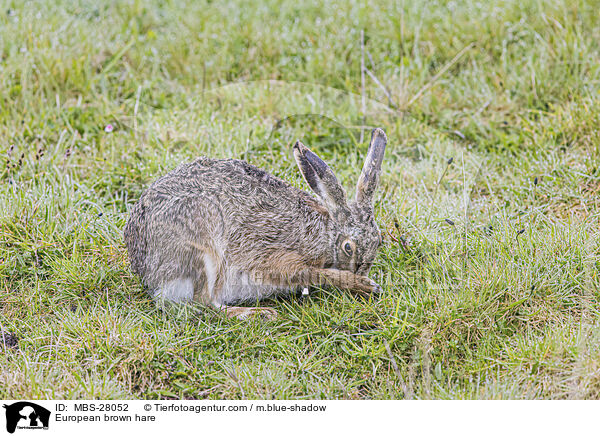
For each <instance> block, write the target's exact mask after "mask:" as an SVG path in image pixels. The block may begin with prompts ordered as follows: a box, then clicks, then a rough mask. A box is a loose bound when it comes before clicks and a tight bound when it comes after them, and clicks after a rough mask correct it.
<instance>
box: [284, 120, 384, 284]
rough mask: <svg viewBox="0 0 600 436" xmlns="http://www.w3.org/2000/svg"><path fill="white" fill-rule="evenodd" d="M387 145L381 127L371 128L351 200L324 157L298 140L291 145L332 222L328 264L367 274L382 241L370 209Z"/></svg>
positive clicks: (304, 174)
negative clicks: (366, 151) (365, 154)
mask: <svg viewBox="0 0 600 436" xmlns="http://www.w3.org/2000/svg"><path fill="white" fill-rule="evenodd" d="M386 144H387V138H386V136H385V133H384V132H383V130H381V129H375V130H373V133H372V135H371V143H370V145H369V151H368V153H367V157H366V159H365V163H364V165H363V169H362V173H361V175H360V177H359V179H358V184H357V186H356V198H355V199H354V201H348V200H347V199H346V192H345V191H344V188H342V185H340V183H339V182H338V180H337V178H336V177H335V174H334V173H333V171H332V170H331V168H329V166H328V165H327V164H326V163H325V162H323V160H321V159H320V158H319V157H318V156H317V155H316V154H315V153H313V152H312V151H310V150H309V149H308V148H306V146H304V145H303V144H302V143H301V142H300V141H298V142H296V144H295V145H294V157H295V158H296V162H297V163H298V166H299V167H300V171H301V172H302V175H303V176H304V180H306V183H308V184H309V185H310V187H311V189H312V190H313V191H314V192H315V194H317V196H318V197H319V199H320V200H321V201H322V202H323V205H324V206H325V208H326V209H327V211H328V213H329V215H330V217H331V219H332V222H333V231H334V234H333V235H331V241H332V244H333V247H332V249H333V253H332V259H333V262H332V265H330V267H333V268H338V269H343V270H348V271H353V272H355V273H357V274H360V275H366V274H367V273H368V272H369V270H370V269H371V266H372V264H373V260H374V259H375V256H376V254H377V249H378V248H379V245H380V244H381V232H380V231H379V228H378V227H377V224H376V223H375V216H374V212H373V194H374V193H375V188H376V187H377V183H378V181H379V174H380V172H381V162H382V161H383V154H384V152H385V146H386Z"/></svg>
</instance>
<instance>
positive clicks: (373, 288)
mask: <svg viewBox="0 0 600 436" xmlns="http://www.w3.org/2000/svg"><path fill="white" fill-rule="evenodd" d="M358 279H359V281H358V285H359V289H360V290H361V291H365V292H369V293H372V294H380V293H381V286H379V285H378V284H377V283H376V282H375V280H373V279H371V278H369V277H367V276H358Z"/></svg>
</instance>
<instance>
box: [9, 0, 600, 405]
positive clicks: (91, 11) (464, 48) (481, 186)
mask: <svg viewBox="0 0 600 436" xmlns="http://www.w3.org/2000/svg"><path fill="white" fill-rule="evenodd" d="M40 3H42V4H40ZM2 7H3V8H4V9H3V10H2V11H0V12H1V13H0V151H1V152H2V158H1V159H2V160H0V164H1V165H2V166H1V169H0V330H1V331H2V334H1V335H0V339H1V341H0V368H1V369H0V397H2V398H30V399H41V398H55V399H63V398H65V399H75V398H77V399H83V398H86V399H91V398H103V399H125V398H145V399H157V398H213V399H218V398H228V399H241V398H246V399H260V398H263V399H264V398H276V399H306V398H310V399H387V398H394V399H401V398H425V399H427V398H452V399H454V398H466V399H475V398H477V399H490V398H498V399H500V398H502V399H513V398H596V399H598V398H600V356H599V354H598V349H599V347H600V313H599V312H598V310H599V303H600V301H599V298H600V274H599V269H600V252H599V250H600V248H599V244H600V241H599V239H600V238H599V235H598V233H599V227H600V226H599V216H600V215H599V207H600V166H599V162H600V145H599V143H600V133H599V131H598V127H599V126H600V106H599V104H598V103H599V100H600V94H599V90H600V87H599V84H600V82H599V80H600V62H599V60H600V59H599V57H600V56H599V48H600V21H599V20H598V9H599V7H600V2H598V1H591V2H584V1H565V2H561V1H534V0H518V1H517V0H507V1H499V2H494V4H493V5H492V4H491V3H486V2H474V1H456V2H437V1H428V2H410V1H398V2H388V3H386V2H377V4H375V3H374V2H368V5H367V3H366V2H365V3H364V4H362V5H357V4H354V2H347V3H346V2H339V3H336V4H334V3H332V2H318V1H317V2H310V3H307V2H286V3H283V4H280V3H279V2H271V1H268V0H260V1H258V2H255V3H253V5H252V7H248V4H247V3H244V2H233V1H232V2H227V3H226V4H225V3H221V2H219V3H211V2H191V1H190V2H185V1H180V0H174V1H172V2H141V1H133V0H132V1H128V2H119V3H113V2H111V3H107V4H104V5H100V6H99V5H97V4H96V2H91V1H79V2H77V1H60V2H50V1H46V2H35V3H34V2H27V3H21V2H3V6H2ZM361 65H364V68H361ZM361 71H363V74H362V75H361ZM109 126H110V127H109ZM375 126H379V127H382V128H383V129H384V130H385V131H386V133H387V135H388V138H389V143H388V149H387V151H386V157H385V161H384V164H383V171H382V177H381V186H380V189H379V190H378V192H377V194H376V206H375V210H376V217H377V221H378V223H379V225H380V227H381V229H382V232H383V234H384V235H385V244H384V245H383V247H382V248H381V250H380V253H379V255H378V257H377V260H376V262H375V265H374V268H373V270H372V271H371V277H372V278H373V279H375V280H376V281H377V282H378V283H380V284H381V285H382V287H383V294H382V295H381V296H380V297H379V298H376V299H369V300H365V299H360V298H355V297H352V296H350V295H348V294H347V293H346V292H343V291H342V290H335V289H333V290H322V291H313V292H311V294H310V296H309V297H302V296H300V295H297V296H296V295H294V296H291V297H289V298H281V299H275V300H270V301H266V302H263V303H261V304H264V305H266V306H270V307H274V308H275V309H276V310H277V311H278V312H279V314H280V316H279V318H278V319H277V320H275V321H269V322H264V321H261V320H259V319H253V320H246V321H239V320H228V319H225V318H224V317H223V316H221V315H220V314H218V313H215V312H214V311H212V310H210V309H208V308H205V307H202V306H199V305H191V306H187V307H181V306H174V307H171V306H166V307H165V306H163V305H161V304H157V303H155V302H154V301H153V300H152V299H150V298H149V296H148V295H147V294H146V293H145V291H144V290H143V288H142V286H141V284H140V282H139V279H138V278H137V277H135V276H134V275H133V274H132V272H131V270H130V268H129V263H128V259H127V253H126V250H125V246H124V243H123V235H122V230H123V226H124V224H125V222H126V220H127V217H128V211H129V209H130V208H131V206H132V205H133V204H134V203H135V201H136V199H137V198H138V197H139V195H140V193H141V191H142V190H143V189H144V188H145V187H146V186H147V185H148V184H149V183H150V182H151V181H152V180H154V179H155V178H156V177H158V176H160V175H162V174H165V173H166V172H168V171H169V170H171V169H173V168H174V167H176V166H177V165H178V164H179V163H180V162H184V161H190V160H192V159H194V158H195V157H197V156H200V155H209V156H213V157H234V158H241V159H245V160H247V161H249V162H251V163H253V164H255V165H257V166H260V167H262V168H264V169H267V170H269V171H270V172H272V173H273V174H274V175H276V176H278V177H281V178H283V179H285V180H287V181H289V182H290V183H293V184H295V185H296V186H299V187H304V183H303V181H302V178H301V176H300V173H299V171H298V170H297V169H296V167H295V162H294V159H293V156H292V153H291V146H292V144H293V141H295V140H296V139H297V138H301V139H302V140H303V142H304V143H305V144H306V145H308V146H309V147H312V148H313V149H314V150H315V151H316V152H317V153H319V154H320V155H321V156H322V157H323V158H324V159H325V160H326V161H328V162H329V163H330V164H331V166H332V167H333V168H334V169H335V171H336V173H337V174H338V177H339V178H340V180H341V181H342V182H343V183H344V185H345V186H346V187H347V189H348V191H349V192H351V193H352V192H353V190H354V185H355V183H356V180H357V178H358V175H359V172H360V167H361V165H362V158H363V157H364V154H365V152H366V147H367V141H368V137H369V131H370V129H371V128H372V127H375ZM111 127H112V130H111Z"/></svg>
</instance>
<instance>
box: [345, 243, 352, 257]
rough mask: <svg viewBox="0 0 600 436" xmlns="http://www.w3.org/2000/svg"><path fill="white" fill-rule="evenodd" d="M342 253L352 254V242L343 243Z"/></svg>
mask: <svg viewBox="0 0 600 436" xmlns="http://www.w3.org/2000/svg"><path fill="white" fill-rule="evenodd" d="M344 253H346V254H347V255H348V256H352V244H350V242H348V241H346V242H345V243H344Z"/></svg>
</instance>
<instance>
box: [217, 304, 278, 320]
mask: <svg viewBox="0 0 600 436" xmlns="http://www.w3.org/2000/svg"><path fill="white" fill-rule="evenodd" d="M220 309H221V310H222V311H224V312H225V314H226V315H227V318H238V319H246V318H250V317H251V316H255V315H258V316H260V317H261V318H263V319H264V320H267V321H270V320H273V319H276V318H277V311H276V310H275V309H271V308H270V307H239V306H221V307H220Z"/></svg>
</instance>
